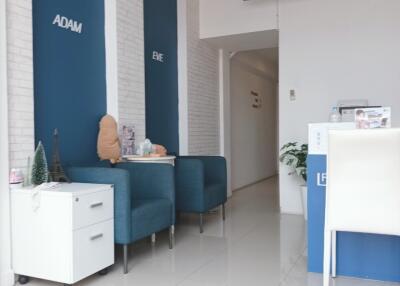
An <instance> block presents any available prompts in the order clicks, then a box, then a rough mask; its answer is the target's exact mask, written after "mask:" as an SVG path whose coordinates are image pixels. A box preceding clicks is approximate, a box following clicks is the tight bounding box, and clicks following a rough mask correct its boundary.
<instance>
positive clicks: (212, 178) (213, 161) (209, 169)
mask: <svg viewBox="0 0 400 286" xmlns="http://www.w3.org/2000/svg"><path fill="white" fill-rule="evenodd" d="M179 159H180V160H189V159H190V160H193V159H195V160H200V161H201V162H202V163H203V166H204V180H205V182H206V184H207V183H218V184H224V185H225V186H227V171H226V159H225V158H224V157H221V156H182V157H179Z"/></svg>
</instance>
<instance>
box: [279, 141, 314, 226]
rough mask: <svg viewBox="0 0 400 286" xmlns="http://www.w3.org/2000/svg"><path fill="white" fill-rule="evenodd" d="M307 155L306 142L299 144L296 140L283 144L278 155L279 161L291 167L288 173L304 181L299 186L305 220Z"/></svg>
mask: <svg viewBox="0 0 400 286" xmlns="http://www.w3.org/2000/svg"><path fill="white" fill-rule="evenodd" d="M307 155H308V144H302V145H299V143H297V142H289V143H287V144H285V145H283V147H282V148H281V155H280V156H279V161H280V162H282V163H283V164H285V165H287V166H289V167H290V168H292V169H293V171H292V172H290V173H289V175H293V174H297V175H298V176H299V177H300V178H302V179H303V180H304V182H305V184H304V185H301V186H300V188H301V200H302V205H303V213H304V219H305V220H307Z"/></svg>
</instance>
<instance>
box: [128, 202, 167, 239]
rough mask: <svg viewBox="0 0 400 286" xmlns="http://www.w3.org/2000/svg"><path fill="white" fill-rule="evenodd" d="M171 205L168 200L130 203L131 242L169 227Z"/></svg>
mask: <svg viewBox="0 0 400 286" xmlns="http://www.w3.org/2000/svg"><path fill="white" fill-rule="evenodd" d="M172 213H173V205H172V204H171V201H170V200H169V199H136V200H133V201H132V215H131V217H132V222H133V223H132V240H138V239H142V238H144V237H146V236H148V235H149V233H150V234H151V233H155V232H158V231H160V230H163V229H165V228H167V227H169V226H170V225H171V221H172Z"/></svg>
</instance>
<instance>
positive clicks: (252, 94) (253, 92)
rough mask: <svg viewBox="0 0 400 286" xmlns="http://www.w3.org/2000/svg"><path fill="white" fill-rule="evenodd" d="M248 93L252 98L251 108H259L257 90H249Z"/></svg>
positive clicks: (259, 98)
mask: <svg viewBox="0 0 400 286" xmlns="http://www.w3.org/2000/svg"><path fill="white" fill-rule="evenodd" d="M250 95H251V96H252V100H253V104H252V106H253V108H261V97H260V95H259V94H258V92H255V91H250Z"/></svg>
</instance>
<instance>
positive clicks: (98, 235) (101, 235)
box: [90, 233, 103, 240]
mask: <svg viewBox="0 0 400 286" xmlns="http://www.w3.org/2000/svg"><path fill="white" fill-rule="evenodd" d="M102 237H103V234H102V233H99V234H96V235H93V236H91V237H90V240H96V239H99V238H102Z"/></svg>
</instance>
